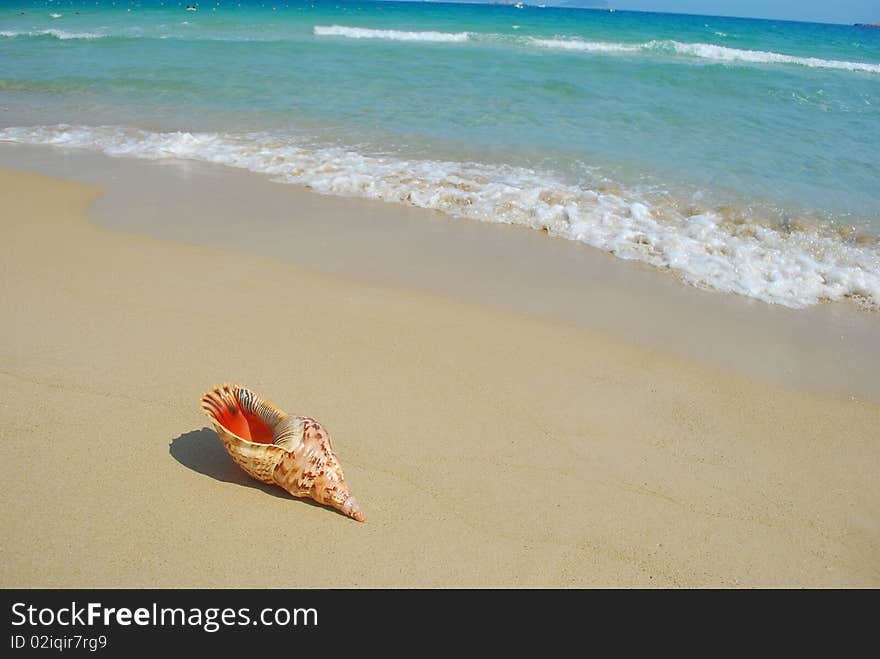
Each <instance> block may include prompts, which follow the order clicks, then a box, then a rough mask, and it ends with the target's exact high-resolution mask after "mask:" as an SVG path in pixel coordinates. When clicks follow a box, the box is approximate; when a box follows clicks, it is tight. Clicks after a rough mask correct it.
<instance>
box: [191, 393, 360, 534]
mask: <svg viewBox="0 0 880 659" xmlns="http://www.w3.org/2000/svg"><path fill="white" fill-rule="evenodd" d="M201 403H202V410H204V412H205V414H207V415H208V416H209V417H210V418H211V421H212V422H213V424H214V430H216V431H217V435H218V436H219V437H220V441H222V442H223V446H224V448H225V449H226V452H227V453H229V455H230V456H231V457H232V459H233V460H234V461H235V462H236V464H238V466H239V467H241V468H242V469H244V470H245V471H246V472H247V473H248V474H250V475H251V476H253V477H254V478H256V479H257V480H259V481H262V482H264V483H268V484H269V485H280V486H281V487H283V488H284V489H285V490H287V491H288V492H290V493H291V494H292V495H293V496H295V497H306V498H309V499H313V500H314V501H317V502H318V503H321V504H324V505H325V506H330V507H331V508H336V510H339V511H340V512H342V513H343V514H345V515H348V516H349V517H352V518H354V519H356V520H357V521H359V522H365V521H366V519H367V518H366V517H365V516H364V514H363V513H362V512H361V509H360V507H358V503H357V501H355V498H354V497H353V496H352V495H351V493H350V492H349V491H348V486H347V485H346V484H345V478H344V477H343V475H342V466H341V465H340V464H339V460H337V458H336V455H335V454H334V453H333V447H332V445H331V443H330V433H328V432H327V431H326V430H325V429H324V428H323V427H322V426H321V424H320V423H318V422H317V421H315V420H314V419H312V418H310V417H305V416H294V415H292V414H286V413H285V412H282V411H281V410H279V409H278V408H277V407H275V406H274V405H273V404H272V403H270V402H269V401H267V400H265V399H263V398H260V397H259V396H258V395H257V394H255V393H254V392H253V391H250V390H249V389H245V388H244V387H241V386H239V385H237V384H224V385H223V386H220V387H216V388H215V389H213V390H212V391H209V392H208V393H206V394H205V395H204V396H202V400H201Z"/></svg>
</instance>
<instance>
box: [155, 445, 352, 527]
mask: <svg viewBox="0 0 880 659" xmlns="http://www.w3.org/2000/svg"><path fill="white" fill-rule="evenodd" d="M168 452H169V453H170V454H171V457H172V458H174V459H175V460H177V461H178V462H179V463H180V464H182V465H183V466H184V467H187V468H188V469H192V470H193V471H195V472H198V473H200V474H204V475H205V476H210V477H211V478H213V479H214V480H218V481H223V482H224V483H234V484H236V485H241V486H242V487H252V488H254V489H255V490H260V491H262V492H265V493H266V494H270V495H272V496H273V497H277V498H279V499H289V500H290V501H296V502H298V503H304V504H306V505H309V506H314V507H316V508H321V509H323V510H329V511H331V512H334V513H337V514H339V515H342V516H343V517H346V516H345V515H344V514H343V513H341V512H339V511H338V510H335V509H333V508H328V507H326V506H322V505H321V504H319V503H317V502H315V501H312V500H311V499H304V498H301V497H295V496H293V495H292V494H290V493H288V492H286V491H284V490H283V489H281V488H280V487H278V486H275V485H267V484H265V483H261V482H260V481H258V480H256V479H254V478H251V477H250V476H248V475H247V474H246V473H245V472H244V471H242V469H241V468H240V467H239V466H238V465H237V464H235V463H234V462H233V461H232V458H230V457H229V455H228V454H227V453H226V450H225V449H224V448H223V444H221V443H220V440H219V439H218V438H217V433H216V432H214V430H213V429H212V428H202V429H201V430H191V431H190V432H185V433H183V434H182V435H178V436H177V437H175V438H174V439H173V440H171V444H169V446H168Z"/></svg>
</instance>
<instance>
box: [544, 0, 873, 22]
mask: <svg viewBox="0 0 880 659" xmlns="http://www.w3.org/2000/svg"><path fill="white" fill-rule="evenodd" d="M548 4H549V3H548ZM584 4H585V5H586V4H589V0H585V2H584ZM596 4H599V3H596ZM603 4H606V5H607V6H608V7H614V8H616V9H634V10H638V11H667V12H675V13H677V14H709V15H713V16H714V15H717V16H747V17H749V18H781V19H785V20H790V21H812V22H817V23H880V0H607V2H605V3H603Z"/></svg>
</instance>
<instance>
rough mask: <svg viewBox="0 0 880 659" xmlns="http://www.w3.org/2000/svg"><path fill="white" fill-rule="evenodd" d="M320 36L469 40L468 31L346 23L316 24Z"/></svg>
mask: <svg viewBox="0 0 880 659" xmlns="http://www.w3.org/2000/svg"><path fill="white" fill-rule="evenodd" d="M313 31H314V33H315V35H316V36H319V37H346V38H348V39H390V40H392V41H440V42H462V41H467V40H468V36H469V33H467V32H433V31H428V32H406V31H403V30H374V29H372V28H366V27H346V26H344V25H316V26H315V27H314V29H313Z"/></svg>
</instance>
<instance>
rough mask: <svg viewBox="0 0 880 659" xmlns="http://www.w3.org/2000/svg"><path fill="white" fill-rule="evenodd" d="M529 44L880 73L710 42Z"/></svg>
mask: <svg viewBox="0 0 880 659" xmlns="http://www.w3.org/2000/svg"><path fill="white" fill-rule="evenodd" d="M528 43H529V44H530V45H532V46H537V47H539V48H551V49H557V50H573V51H582V52H590V53H639V52H641V53H664V52H668V53H675V54H678V55H689V56H691V57H699V58H702V59H708V60H714V61H716V62H747V63H751V64H797V65H800V66H807V67H811V68H824V69H841V70H846V71H864V72H866V73H880V64H871V63H867V62H846V61H841V60H827V59H821V58H819V57H796V56H794V55H784V54H782V53H774V52H771V51H764V50H743V49H740V48H730V47H728V46H718V45H715V44H711V43H685V42H682V41H674V40H671V39H670V40H663V41H648V42H646V43H640V44H628V43H614V42H604V41H582V40H581V39H562V38H557V39H538V38H535V37H531V38H529V40H528Z"/></svg>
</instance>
